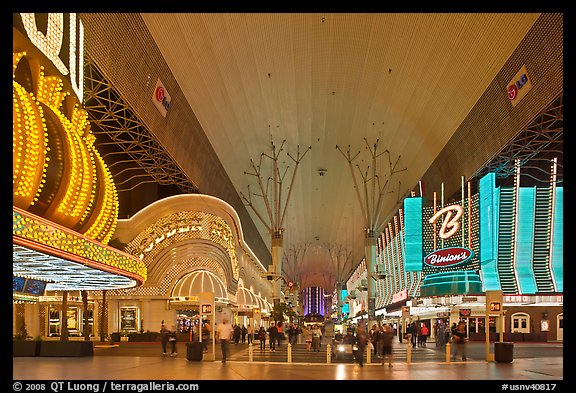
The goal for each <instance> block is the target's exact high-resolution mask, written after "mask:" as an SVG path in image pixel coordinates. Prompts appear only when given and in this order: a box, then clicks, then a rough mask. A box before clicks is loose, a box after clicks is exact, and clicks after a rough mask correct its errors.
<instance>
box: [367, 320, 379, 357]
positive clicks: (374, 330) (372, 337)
mask: <svg viewBox="0 0 576 393" xmlns="http://www.w3.org/2000/svg"><path fill="white" fill-rule="evenodd" d="M379 332H380V325H378V324H376V323H375V324H374V325H372V327H371V328H370V331H369V332H368V341H369V342H370V343H371V344H372V345H371V346H370V345H368V347H371V348H372V350H373V352H374V356H378V355H379V352H378V334H379Z"/></svg>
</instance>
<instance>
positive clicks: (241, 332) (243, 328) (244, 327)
mask: <svg viewBox="0 0 576 393" xmlns="http://www.w3.org/2000/svg"><path fill="white" fill-rule="evenodd" d="M247 333H248V329H246V326H244V325H242V330H241V331H240V334H241V335H242V344H244V343H245V342H246V334H247Z"/></svg>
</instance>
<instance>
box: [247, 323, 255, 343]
mask: <svg viewBox="0 0 576 393" xmlns="http://www.w3.org/2000/svg"><path fill="white" fill-rule="evenodd" d="M246 334H247V335H248V344H252V343H253V342H254V328H253V327H252V326H250V324H248V327H247V328H246Z"/></svg>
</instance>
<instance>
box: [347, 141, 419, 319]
mask: <svg viewBox="0 0 576 393" xmlns="http://www.w3.org/2000/svg"><path fill="white" fill-rule="evenodd" d="M363 139H364V142H365V144H366V150H367V151H368V152H369V154H370V156H369V160H367V161H368V162H369V164H368V166H367V167H366V168H365V170H364V169H363V168H360V165H358V164H356V168H357V169H358V172H359V174H360V178H361V179H362V185H361V186H362V190H361V188H360V187H359V185H358V181H357V178H356V173H355V171H354V164H353V161H354V160H355V159H356V158H357V157H358V156H359V155H360V151H358V153H356V154H355V155H354V156H352V154H351V153H350V145H348V150H347V151H346V152H344V151H343V150H342V149H341V148H340V147H339V146H338V145H336V149H338V150H339V151H340V153H342V156H344V158H345V159H346V161H348V165H349V167H350V172H351V174H352V180H353V181H354V188H355V189H356V195H357V197H358V202H359V203H360V208H361V210H362V216H363V218H364V223H365V226H364V231H365V234H366V236H365V238H364V251H365V254H366V262H367V263H366V269H367V278H368V279H367V281H368V288H367V290H368V323H369V325H371V324H372V323H373V322H374V321H375V308H376V297H375V291H374V287H375V286H374V285H373V283H372V278H374V277H375V276H374V275H373V273H375V271H376V239H377V238H378V236H379V234H380V233H381V232H382V230H383V229H384V226H385V225H386V219H387V217H385V209H384V207H385V206H384V202H385V200H386V199H387V198H386V196H387V194H390V193H393V192H394V190H391V191H389V190H388V188H389V187H390V185H391V184H392V178H393V177H394V175H396V174H398V173H399V172H402V171H405V170H407V169H408V168H402V169H398V168H397V167H398V162H399V161H400V156H398V158H397V159H396V161H395V162H394V164H392V158H391V155H390V152H389V151H388V149H386V150H384V151H380V152H379V151H378V147H379V146H378V143H379V139H376V143H374V144H373V145H370V144H369V143H368V141H367V140H366V138H363ZM383 158H387V160H386V161H384V163H380V162H381V161H382V160H383ZM401 186H402V184H401V182H400V181H398V188H397V190H396V192H397V194H396V202H395V204H396V205H398V204H399V203H400V201H401V199H402V198H403V197H404V196H405V195H407V194H409V192H410V189H407V191H406V192H404V193H402V194H401V193H400V188H401Z"/></svg>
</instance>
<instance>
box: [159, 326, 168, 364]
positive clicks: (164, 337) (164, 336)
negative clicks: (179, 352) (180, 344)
mask: <svg viewBox="0 0 576 393" xmlns="http://www.w3.org/2000/svg"><path fill="white" fill-rule="evenodd" d="M169 339H170V331H169V330H168V328H167V327H166V325H164V321H162V326H160V343H161V344H162V356H166V351H167V347H168V341H169Z"/></svg>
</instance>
